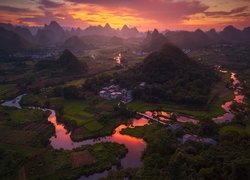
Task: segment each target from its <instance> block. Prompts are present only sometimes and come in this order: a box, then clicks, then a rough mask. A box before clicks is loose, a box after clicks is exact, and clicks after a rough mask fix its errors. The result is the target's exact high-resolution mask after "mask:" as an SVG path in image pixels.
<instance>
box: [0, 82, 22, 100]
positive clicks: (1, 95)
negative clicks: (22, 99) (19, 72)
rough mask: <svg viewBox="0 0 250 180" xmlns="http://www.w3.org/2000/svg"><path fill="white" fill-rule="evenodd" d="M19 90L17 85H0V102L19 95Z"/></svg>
mask: <svg viewBox="0 0 250 180" xmlns="http://www.w3.org/2000/svg"><path fill="white" fill-rule="evenodd" d="M17 92H18V91H17V88H16V85H15V84H1V85H0V100H1V99H8V98H11V97H12V96H14V95H15V94H16V93H17Z"/></svg>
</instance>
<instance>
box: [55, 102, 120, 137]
mask: <svg viewBox="0 0 250 180" xmlns="http://www.w3.org/2000/svg"><path fill="white" fill-rule="evenodd" d="M95 101H96V102H95ZM114 103H115V102H112V101H105V100H101V99H97V100H93V99H92V98H90V99H88V100H85V101H77V100H63V99H62V98H53V99H51V106H54V107H58V106H62V107H63V109H64V110H63V114H62V116H61V118H60V119H58V120H59V121H61V122H63V123H64V124H65V125H66V128H67V129H69V130H70V131H71V138H72V139H73V140H75V141H80V140H83V139H87V138H93V137H99V136H104V135H108V134H111V133H112V132H113V130H114V128H115V127H117V126H118V125H119V124H120V123H122V120H123V119H121V118H118V117H116V116H115V112H114V109H113V105H114ZM100 116H107V117H108V120H106V121H105V122H104V121H103V122H102V121H100V120H99V118H100Z"/></svg>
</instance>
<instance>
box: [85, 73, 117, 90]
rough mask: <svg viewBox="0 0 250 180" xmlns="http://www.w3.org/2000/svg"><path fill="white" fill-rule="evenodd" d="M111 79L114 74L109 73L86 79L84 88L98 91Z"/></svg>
mask: <svg viewBox="0 0 250 180" xmlns="http://www.w3.org/2000/svg"><path fill="white" fill-rule="evenodd" d="M114 76H115V75H114ZM111 80H112V76H111V75H108V74H104V75H102V76H94V77H91V78H88V79H86V81H85V83H84V84H83V89H84V90H86V91H94V92H98V91H99V90H100V89H101V88H102V87H104V86H106V85H108V84H109V83H110V81H111Z"/></svg>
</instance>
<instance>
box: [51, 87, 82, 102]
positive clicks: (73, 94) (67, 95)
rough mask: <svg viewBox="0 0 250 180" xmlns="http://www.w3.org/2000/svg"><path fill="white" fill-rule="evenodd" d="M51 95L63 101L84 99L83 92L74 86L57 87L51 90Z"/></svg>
mask: <svg viewBox="0 0 250 180" xmlns="http://www.w3.org/2000/svg"><path fill="white" fill-rule="evenodd" d="M53 95H54V96H55V97H63V98H64V99H78V100H80V99H81V100H84V99H85V94H84V92H83V90H82V89H81V88H78V87H76V86H65V87H61V86H58V87H56V88H54V89H53Z"/></svg>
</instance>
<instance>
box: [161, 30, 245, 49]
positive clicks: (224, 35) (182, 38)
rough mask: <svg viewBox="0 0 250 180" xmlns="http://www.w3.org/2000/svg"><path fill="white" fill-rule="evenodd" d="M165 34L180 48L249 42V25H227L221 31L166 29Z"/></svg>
mask: <svg viewBox="0 0 250 180" xmlns="http://www.w3.org/2000/svg"><path fill="white" fill-rule="evenodd" d="M165 36H166V37H167V38H168V40H169V41H170V42H172V43H173V44H175V45H177V46H178V47H180V48H200V47H206V46H210V45H214V44H222V43H250V27H247V28H245V29H244V30H242V31H241V30H239V29H237V28H235V27H234V26H231V25H230V26H227V27H225V28H224V29H223V30H222V31H221V32H217V31H216V30H215V29H211V30H209V31H207V32H204V31H202V30H200V29H197V30H196V31H194V32H191V31H167V32H166V33H165Z"/></svg>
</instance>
